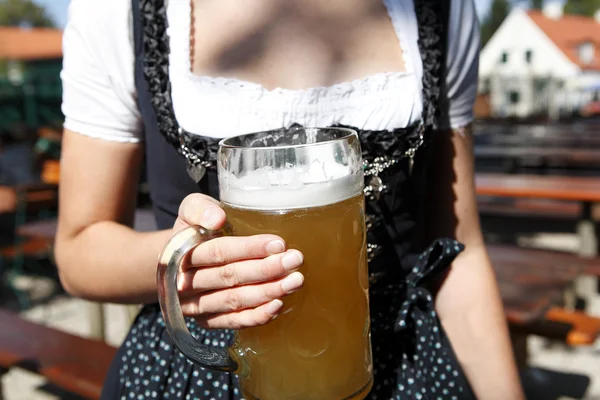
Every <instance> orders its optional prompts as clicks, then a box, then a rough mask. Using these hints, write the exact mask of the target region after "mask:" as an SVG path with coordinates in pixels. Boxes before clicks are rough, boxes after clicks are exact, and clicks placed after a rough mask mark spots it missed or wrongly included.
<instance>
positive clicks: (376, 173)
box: [363, 126, 425, 200]
mask: <svg viewBox="0 0 600 400" xmlns="http://www.w3.org/2000/svg"><path fill="white" fill-rule="evenodd" d="M418 129H419V140H418V141H417V143H416V144H415V145H414V146H413V147H411V148H409V149H407V150H406V151H405V152H404V153H403V154H402V155H401V156H400V157H397V158H388V157H376V158H375V159H373V161H368V160H364V161H363V170H364V175H365V179H368V183H367V184H365V188H364V193H365V196H367V198H368V199H369V200H379V198H380V197H381V195H382V194H383V193H385V192H386V190H387V189H388V187H387V186H386V185H385V184H384V183H383V180H382V179H381V176H380V174H381V173H382V172H384V171H386V170H387V169H389V168H391V167H393V166H394V165H396V164H398V163H399V162H400V160H403V159H406V158H408V169H409V174H412V168H413V163H414V158H415V155H416V154H417V150H419V148H420V147H421V146H423V143H424V142H425V136H424V134H423V132H424V129H423V128H422V126H420V127H419V128H418Z"/></svg>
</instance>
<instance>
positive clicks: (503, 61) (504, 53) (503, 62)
mask: <svg viewBox="0 0 600 400" xmlns="http://www.w3.org/2000/svg"><path fill="white" fill-rule="evenodd" d="M500 62H501V63H502V64H506V63H507V62H508V53H507V52H503V53H502V56H501V57H500Z"/></svg>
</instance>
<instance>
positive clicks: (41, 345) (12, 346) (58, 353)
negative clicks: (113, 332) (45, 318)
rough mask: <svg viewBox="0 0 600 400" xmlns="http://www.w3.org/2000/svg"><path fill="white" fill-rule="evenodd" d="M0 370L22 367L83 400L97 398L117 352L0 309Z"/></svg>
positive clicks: (111, 348) (101, 344)
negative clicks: (83, 399)
mask: <svg viewBox="0 0 600 400" xmlns="http://www.w3.org/2000/svg"><path fill="white" fill-rule="evenodd" d="M0 326H1V327H2V328H1V329H0V370H1V371H3V372H6V371H8V370H9V369H10V368H13V367H21V368H24V369H27V370H29V371H32V372H35V373H38V374H40V375H42V376H44V377H45V378H46V379H47V380H48V382H50V383H51V384H53V385H55V386H56V387H58V388H60V389H63V390H65V391H67V392H70V393H73V394H76V395H78V396H81V397H83V398H85V399H90V400H94V399H98V398H99V397H100V393H101V391H102V385H103V383H104V379H105V377H106V374H107V372H108V369H109V366H110V364H111V362H112V359H113V357H114V355H115V353H116V349H115V348H114V347H112V346H109V345H107V344H106V343H104V342H101V341H98V340H92V339H86V338H83V337H79V336H75V335H71V334H69V333H65V332H62V331H59V330H56V329H53V328H50V327H47V326H44V325H40V324H36V323H33V322H29V321H26V320H24V319H22V318H21V317H19V316H18V315H16V314H13V313H10V312H7V311H4V310H0Z"/></svg>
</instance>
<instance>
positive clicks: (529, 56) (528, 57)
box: [525, 50, 533, 64]
mask: <svg viewBox="0 0 600 400" xmlns="http://www.w3.org/2000/svg"><path fill="white" fill-rule="evenodd" d="M532 60H533V51H532V50H527V51H526V52H525V62H526V63H527V64H531V61H532Z"/></svg>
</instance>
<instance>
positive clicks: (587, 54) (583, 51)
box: [577, 42, 596, 64]
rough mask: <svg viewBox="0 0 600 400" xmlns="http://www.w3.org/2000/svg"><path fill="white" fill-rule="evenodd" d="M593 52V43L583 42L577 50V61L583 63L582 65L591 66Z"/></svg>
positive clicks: (593, 56)
mask: <svg viewBox="0 0 600 400" xmlns="http://www.w3.org/2000/svg"><path fill="white" fill-rule="evenodd" d="M595 50H596V49H594V43H592V42H585V43H582V44H580V45H579V47H578V48H577V54H578V56H579V60H580V61H581V62H582V63H583V64H591V63H593V62H594V58H595V56H596V55H595Z"/></svg>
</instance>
